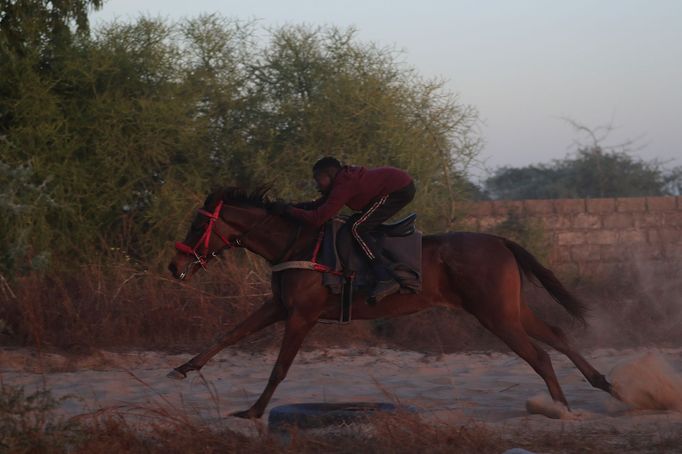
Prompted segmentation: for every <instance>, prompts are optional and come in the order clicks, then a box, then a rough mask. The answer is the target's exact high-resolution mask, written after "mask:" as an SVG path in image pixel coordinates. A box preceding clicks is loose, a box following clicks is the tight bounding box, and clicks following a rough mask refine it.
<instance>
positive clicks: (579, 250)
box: [571, 244, 601, 262]
mask: <svg viewBox="0 0 682 454" xmlns="http://www.w3.org/2000/svg"><path fill="white" fill-rule="evenodd" d="M600 252H601V249H600V247H599V246H598V245H596V244H581V245H578V246H573V247H572V248H571V258H572V259H573V261H575V262H592V261H597V260H599V259H600V258H601V255H600Z"/></svg>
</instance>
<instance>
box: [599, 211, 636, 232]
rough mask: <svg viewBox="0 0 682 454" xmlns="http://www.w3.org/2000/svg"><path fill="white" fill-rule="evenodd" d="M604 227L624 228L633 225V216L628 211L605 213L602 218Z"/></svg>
mask: <svg viewBox="0 0 682 454" xmlns="http://www.w3.org/2000/svg"><path fill="white" fill-rule="evenodd" d="M602 222H603V225H604V228H605V229H624V228H628V227H632V226H633V225H634V218H633V217H632V215H630V214H628V213H611V214H605V215H604V217H603V219H602Z"/></svg>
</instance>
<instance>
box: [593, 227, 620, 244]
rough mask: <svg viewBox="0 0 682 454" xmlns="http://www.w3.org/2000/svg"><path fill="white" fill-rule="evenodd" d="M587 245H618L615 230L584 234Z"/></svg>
mask: <svg viewBox="0 0 682 454" xmlns="http://www.w3.org/2000/svg"><path fill="white" fill-rule="evenodd" d="M586 238H587V244H616V243H618V231H617V230H596V231H594V232H590V233H587V234H586Z"/></svg>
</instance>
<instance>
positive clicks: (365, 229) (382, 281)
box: [351, 183, 415, 303]
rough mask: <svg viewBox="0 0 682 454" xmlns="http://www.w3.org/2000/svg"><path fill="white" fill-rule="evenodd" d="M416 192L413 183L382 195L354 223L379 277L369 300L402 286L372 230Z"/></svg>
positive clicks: (353, 225)
mask: <svg viewBox="0 0 682 454" xmlns="http://www.w3.org/2000/svg"><path fill="white" fill-rule="evenodd" d="M414 193H415V188H414V184H412V183H410V184H409V185H408V186H406V187H405V188H403V189H400V190H398V191H395V192H392V193H390V194H388V195H385V196H382V197H379V198H378V199H376V200H374V201H373V202H372V203H371V204H370V205H369V206H368V207H367V208H365V209H364V210H363V212H362V213H361V215H360V216H359V217H358V218H357V219H356V220H355V221H354V222H353V224H352V226H351V231H352V233H353V237H354V238H355V240H356V241H357V242H358V244H359V245H360V248H361V250H362V251H363V252H364V253H365V255H366V257H367V259H368V260H369V262H370V263H371V265H372V271H373V272H374V275H375V278H376V281H377V283H376V286H375V287H374V289H373V290H372V291H371V292H370V298H369V299H368V302H369V303H374V302H376V301H378V300H380V299H381V298H383V297H385V296H388V295H390V294H391V293H394V292H396V291H398V289H400V284H398V282H397V281H396V280H395V279H394V278H393V276H392V275H391V273H390V272H389V271H388V268H387V267H386V264H385V261H384V258H383V256H382V254H381V246H380V245H379V243H378V242H377V240H376V239H375V238H374V236H373V235H372V233H371V232H372V231H373V230H375V229H376V228H377V227H378V226H379V225H380V224H382V223H383V222H384V221H386V220H388V219H389V218H390V217H391V216H393V215H394V214H396V213H397V212H399V211H400V210H401V209H402V208H403V207H404V206H405V205H407V204H408V203H409V202H410V201H411V200H412V199H413V198H414Z"/></svg>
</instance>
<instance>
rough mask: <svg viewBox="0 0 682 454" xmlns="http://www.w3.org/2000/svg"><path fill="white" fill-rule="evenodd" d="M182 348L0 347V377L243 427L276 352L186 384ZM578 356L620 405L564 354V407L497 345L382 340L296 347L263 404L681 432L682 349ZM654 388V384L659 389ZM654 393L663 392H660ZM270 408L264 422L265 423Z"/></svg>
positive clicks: (77, 406)
mask: <svg viewBox="0 0 682 454" xmlns="http://www.w3.org/2000/svg"><path fill="white" fill-rule="evenodd" d="M189 357H190V355H170V354H166V353H160V352H132V353H112V352H100V353H98V354H95V355H91V356H88V357H68V356H63V355H59V354H42V355H37V354H36V353H35V352H32V351H29V350H26V349H1V350H0V379H1V380H2V382H3V383H5V384H11V385H23V386H25V387H26V388H27V390H32V389H38V388H43V387H45V388H47V389H50V390H51V391H52V393H53V394H54V395H55V396H57V397H61V396H68V395H71V396H75V397H76V398H75V399H69V400H66V401H65V402H63V404H62V406H61V408H60V410H59V411H60V412H62V413H63V414H64V415H79V414H83V413H87V412H93V411H98V410H102V409H108V408H115V409H118V410H122V411H131V412H134V410H135V409H136V408H140V407H143V408H150V407H152V408H164V409H168V410H170V411H178V410H181V411H183V412H185V413H188V414H191V415H193V417H197V418H202V419H204V420H207V421H222V422H223V423H225V424H228V425H234V426H235V427H237V426H240V427H244V424H245V423H247V424H250V423H249V422H248V421H241V420H236V418H231V417H228V415H229V414H230V413H231V412H234V411H237V410H243V409H246V408H248V407H249V406H250V405H251V404H252V403H253V402H254V401H255V400H256V399H257V397H258V396H259V394H260V392H261V391H262V389H263V387H264V386H265V384H266V381H267V379H268V376H269V374H270V371H271V368H272V365H273V364H274V360H275V353H274V352H272V353H266V354H249V353H245V352H241V351H237V350H226V351H224V352H222V353H221V354H220V355H218V356H217V357H216V358H215V359H214V360H213V361H211V362H209V363H208V364H207V366H206V367H204V369H203V370H202V373H201V374H196V373H195V374H191V375H190V376H189V377H188V379H186V380H184V381H175V380H170V379H168V378H166V373H167V372H169V371H170V370H171V369H172V368H173V367H175V366H178V365H180V364H181V363H183V362H184V361H186V360H187V359H189ZM586 357H587V358H588V360H589V361H591V362H592V364H593V365H594V366H595V367H597V369H599V370H601V371H602V372H608V371H612V372H611V373H610V374H609V377H610V379H611V380H613V382H614V385H615V386H616V388H617V390H618V392H619V394H620V395H621V396H623V397H624V398H625V400H627V401H628V402H629V404H626V403H623V402H621V401H618V400H616V399H614V398H613V397H611V396H610V395H608V394H606V393H604V392H603V391H600V390H597V389H594V388H592V387H591V386H590V385H589V384H588V383H587V382H586V381H585V379H584V378H583V377H582V376H581V375H580V373H579V372H578V371H577V369H575V368H574V367H573V365H572V364H571V363H570V362H569V361H568V360H567V359H566V358H564V357H563V356H561V355H558V354H553V355H552V359H553V362H554V366H555V369H556V372H557V376H558V377H559V381H560V383H561V384H562V386H563V389H564V392H565V394H566V396H567V399H568V400H569V404H570V405H571V410H572V411H570V412H569V411H568V410H567V409H565V408H563V407H561V406H557V405H556V404H554V403H553V402H551V400H550V399H549V397H548V394H547V391H546V388H545V385H544V382H543V381H542V380H541V379H540V377H538V376H537V375H536V374H535V373H534V372H533V371H532V370H531V369H530V367H529V366H528V365H527V364H526V363H524V362H523V361H522V360H521V359H519V358H518V357H516V356H514V355H511V354H503V353H487V352H481V353H458V354H447V355H427V354H424V353H419V352H412V351H397V350H390V349H381V348H369V349H327V350H321V351H310V352H303V353H301V354H300V356H299V357H298V358H297V360H296V361H295V362H294V365H293V366H292V368H291V370H290V373H289V376H288V377H287V379H286V380H285V382H284V383H282V384H281V385H280V387H279V388H278V389H277V392H276V393H275V395H274V398H273V399H272V401H271V404H270V406H269V408H272V407H273V406H276V405H282V404H290V403H306V402H360V401H372V402H376V401H392V402H399V403H401V404H406V405H411V406H414V407H415V408H417V409H418V410H419V411H420V415H422V417H423V418H426V419H430V420H433V421H439V422H446V423H454V424H469V423H483V424H486V425H489V426H492V427H496V428H501V429H502V430H507V431H529V430H533V431H539V432H541V431H556V430H564V431H565V430H571V429H575V430H597V429H599V430H603V431H605V433H606V432H608V433H610V434H611V435H613V434H614V433H616V434H618V433H627V432H632V431H635V432H638V433H643V434H648V433H651V436H655V434H661V433H672V432H677V433H681V432H682V401H681V400H680V399H682V381H681V380H680V373H682V348H678V349H660V350H644V349H638V350H620V351H618V350H610V349H609V350H606V349H605V350H596V351H594V352H592V353H590V354H587V355H586ZM659 391H660V392H659ZM657 394H660V395H657ZM266 418H267V413H266V415H265V417H264V418H263V420H266Z"/></svg>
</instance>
